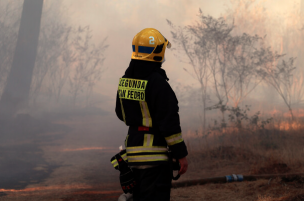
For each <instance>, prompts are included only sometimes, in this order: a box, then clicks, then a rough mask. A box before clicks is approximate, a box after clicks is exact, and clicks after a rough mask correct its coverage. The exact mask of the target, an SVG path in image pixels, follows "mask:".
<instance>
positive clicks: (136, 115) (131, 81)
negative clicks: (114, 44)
mask: <svg viewBox="0 0 304 201" xmlns="http://www.w3.org/2000/svg"><path fill="white" fill-rule="evenodd" d="M132 62H133V63H132ZM154 63H155V62H145V61H136V60H132V61H131V63H130V67H129V68H128V70H127V71H126V74H125V75H124V76H123V77H122V78H121V79H120V80H119V84H118V91H117V98H116V109H115V111H116V114H117V116H118V118H119V119H120V120H122V121H124V122H125V124H126V125H127V126H129V132H128V136H127V137H126V141H125V143H126V144H125V147H126V151H127V158H128V163H129V165H132V166H133V165H152V164H160V163H166V162H167V161H168V154H167V147H169V148H170V150H171V152H172V156H173V157H174V158H177V159H179V158H183V157H185V156H187V154H188V152H187V148H186V145H185V143H184V140H183V138H182V132H181V128H180V120H179V114H178V110H179V108H178V101H177V98H176V96H175V93H174V91H173V90H172V88H171V87H170V85H169V83H168V82H167V81H166V76H164V75H165V73H164V71H163V70H162V69H157V68H158V67H157V66H156V65H159V64H154ZM130 68H131V69H130ZM130 72H131V73H130ZM139 127H142V128H146V129H142V130H140V129H139Z"/></svg>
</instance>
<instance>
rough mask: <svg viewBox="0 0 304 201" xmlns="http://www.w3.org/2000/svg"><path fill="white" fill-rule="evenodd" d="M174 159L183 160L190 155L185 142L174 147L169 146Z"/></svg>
mask: <svg viewBox="0 0 304 201" xmlns="http://www.w3.org/2000/svg"><path fill="white" fill-rule="evenodd" d="M169 148H170V150H171V153H172V157H173V158H175V159H181V158H184V157H186V156H187V155H188V151H187V147H186V144H185V142H184V141H182V142H180V143H178V144H174V145H172V146H169Z"/></svg>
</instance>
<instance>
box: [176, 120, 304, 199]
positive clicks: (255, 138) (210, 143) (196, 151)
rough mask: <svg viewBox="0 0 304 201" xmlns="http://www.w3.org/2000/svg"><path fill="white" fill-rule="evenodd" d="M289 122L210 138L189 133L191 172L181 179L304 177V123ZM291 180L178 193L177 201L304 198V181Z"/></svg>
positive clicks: (203, 188) (228, 132) (222, 186)
mask: <svg viewBox="0 0 304 201" xmlns="http://www.w3.org/2000/svg"><path fill="white" fill-rule="evenodd" d="M287 124H288V122H287V123H286V122H285V121H282V120H280V121H276V122H275V123H273V124H272V125H268V127H267V129H265V130H257V129H251V130H248V129H247V130H246V129H242V130H233V129H230V130H226V131H225V132H224V133H223V132H222V133H220V132H214V133H212V134H210V135H208V136H202V135H199V134H198V135H196V134H195V133H193V132H189V133H188V135H185V138H186V142H187V146H188V151H189V156H188V161H189V169H188V172H187V173H186V174H185V175H183V176H182V177H181V179H180V181H182V180H189V179H199V178H206V177H217V176H225V175H230V174H243V175H255V174H256V175H260V174H278V173H300V172H302V173H304V168H303V165H304V147H303V144H304V135H303V134H304V127H303V126H302V125H304V120H302V121H298V122H297V123H296V124H295V123H293V124H291V125H289V126H288V125H287ZM287 128H288V129H287ZM288 182H289V181H287V180H284V181H282V180H281V179H276V180H273V181H269V180H258V181H256V182H241V183H229V184H207V185H204V186H194V187H188V188H183V189H174V190H173V192H172V193H173V194H172V195H173V199H172V200H174V201H180V200H210V201H217V200H252V201H268V200H277V201H278V200H286V201H296V200H304V194H303V193H304V191H303V184H302V183H303V182H302V180H299V181H297V182H296V184H294V183H290V182H289V183H288ZM299 186H300V187H299Z"/></svg>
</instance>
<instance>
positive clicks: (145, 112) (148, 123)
mask: <svg viewBox="0 0 304 201" xmlns="http://www.w3.org/2000/svg"><path fill="white" fill-rule="evenodd" d="M139 104H140V109H141V114H142V117H143V122H142V123H143V126H145V127H150V128H151V127H152V119H151V116H150V112H149V108H148V105H147V102H145V101H140V102H139Z"/></svg>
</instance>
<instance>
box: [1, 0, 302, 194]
mask: <svg viewBox="0 0 304 201" xmlns="http://www.w3.org/2000/svg"><path fill="white" fill-rule="evenodd" d="M250 2H251V3H250ZM22 9H23V1H22V0H15V1H13V2H12V1H9V0H0V94H1V95H3V94H4V91H5V87H6V84H7V83H8V77H9V74H10V70H11V68H12V65H13V60H14V54H15V51H16V50H15V48H16V45H17V40H18V31H19V26H20V21H21V13H22ZM199 9H201V10H202V13H203V14H204V15H206V16H207V15H210V16H212V17H214V18H215V19H217V18H219V17H223V19H225V20H227V21H228V22H229V23H228V24H230V25H231V24H232V23H234V29H233V31H232V32H231V34H232V35H234V36H236V35H241V34H243V33H247V34H249V35H255V34H257V35H259V36H261V37H264V36H266V37H265V38H264V40H263V41H264V43H265V47H270V48H271V51H273V52H278V53H279V54H286V55H285V57H284V59H288V58H290V57H296V60H295V63H294V66H295V67H296V69H295V70H294V71H293V74H294V75H297V77H296V78H295V79H294V80H297V84H295V86H296V85H297V86H298V88H297V89H295V91H293V93H296V94H297V95H299V97H298V99H299V100H300V101H298V102H297V103H296V104H292V109H293V111H294V115H295V116H299V117H301V115H302V116H303V114H304V113H303V112H304V111H303V109H301V108H303V100H304V91H303V86H304V84H303V73H304V70H303V65H302V63H303V62H304V59H303V56H302V55H303V47H304V44H303V41H304V40H303V39H304V38H303V32H304V31H303V30H304V24H303V20H302V19H303V17H304V14H303V13H304V1H303V0H294V1H290V0H289V1H287V0H268V1H258V0H256V1H246V0H239V1H238V0H231V1H225V0H217V1H208V0H203V1H199V0H191V1H188V0H187V1H186V0H182V1H174V3H173V1H169V0H157V1H141V0H134V1H131V2H130V1H98V0H87V1H81V0H52V1H44V2H43V10H42V17H41V25H40V34H39V40H38V46H37V55H36V60H35V65H34V69H33V73H32V78H31V85H30V92H29V95H28V96H29V97H28V100H27V105H28V106H27V107H22V108H18V111H16V112H15V113H14V114H13V117H11V118H3V119H2V120H1V122H0V123H1V125H0V191H1V189H22V188H25V187H27V188H34V187H37V188H38V187H41V186H59V187H58V188H60V186H62V185H71V186H73V185H74V186H75V185H76V186H77V185H78V187H79V186H82V185H83V186H86V185H99V186H100V187H102V188H104V189H105V190H111V189H119V186H118V185H117V183H118V182H117V181H118V177H117V172H115V170H114V169H113V168H112V167H111V164H110V158H111V157H112V156H113V155H114V154H116V152H118V147H119V146H120V145H123V143H124V139H125V136H126V133H127V126H125V125H124V123H123V122H121V121H120V120H119V119H118V118H117V117H116V114H115V101H116V90H117V84H118V80H119V78H120V77H121V76H122V75H123V74H124V72H125V70H126V68H127V67H128V65H129V62H130V59H131V51H132V49H131V43H132V39H133V37H134V35H135V34H136V33H138V32H139V31H141V30H142V29H144V28H147V27H153V28H156V29H158V30H159V31H160V32H161V33H162V34H163V35H164V36H165V37H166V38H167V39H168V40H169V41H170V42H171V43H172V46H173V50H167V51H166V62H165V63H164V64H163V65H162V67H163V69H165V70H166V72H167V75H168V77H169V79H170V81H169V83H170V85H171V87H172V88H173V89H174V90H175V92H176V95H177V98H178V99H179V107H180V118H181V126H182V130H183V135H184V137H185V139H186V140H187V141H190V140H191V137H192V135H191V133H192V131H198V130H202V128H203V105H202V95H201V86H200V83H199V82H198V81H197V80H196V79H194V78H193V77H192V76H191V75H190V74H189V73H187V72H185V70H184V69H186V70H188V71H189V70H190V71H191V69H192V67H191V63H190V61H189V58H187V56H186V55H185V52H183V49H182V48H180V46H178V42H174V38H173V35H172V32H174V30H173V29H172V27H170V25H169V24H168V21H167V20H169V21H171V22H172V23H173V24H174V25H175V26H176V27H178V26H180V27H185V26H188V25H195V24H196V22H198V21H199V20H200V19H199V18H198V14H199ZM280 61H281V60H280ZM19 76H20V75H19ZM19 81H20V80H18V79H16V80H14V82H15V83H18V82H19ZM301 87H302V88H301ZM296 90H298V91H296ZM208 93H209V95H208V100H207V102H206V107H211V106H213V105H215V104H216V103H217V99H216V95H215V94H214V88H213V87H212V86H211V85H210V88H208ZM206 97H207V96H206ZM227 105H229V106H234V104H233V101H231V100H230V102H229V103H227ZM239 105H240V106H242V107H244V106H245V105H251V107H252V110H253V113H254V112H256V111H261V113H262V114H263V115H265V118H267V117H271V115H272V114H274V113H275V114H280V115H281V114H282V115H283V116H285V117H289V109H288V107H286V104H285V103H284V100H283V99H282V97H281V96H280V94H278V93H277V92H276V91H275V90H273V88H272V86H271V85H269V83H268V84H267V83H261V84H260V85H258V86H257V87H256V88H255V89H254V90H253V91H252V93H250V95H248V96H247V97H246V98H245V99H244V100H243V101H241V102H240V104H239ZM0 113H1V111H0ZM220 115H221V113H220V112H219V111H217V110H212V111H210V112H209V113H208V112H207V113H206V117H205V119H207V124H208V123H210V122H212V121H213V120H214V119H216V118H217V117H218V116H220ZM106 172H107V173H106ZM115 179H116V180H115ZM0 196H1V195H0Z"/></svg>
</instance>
